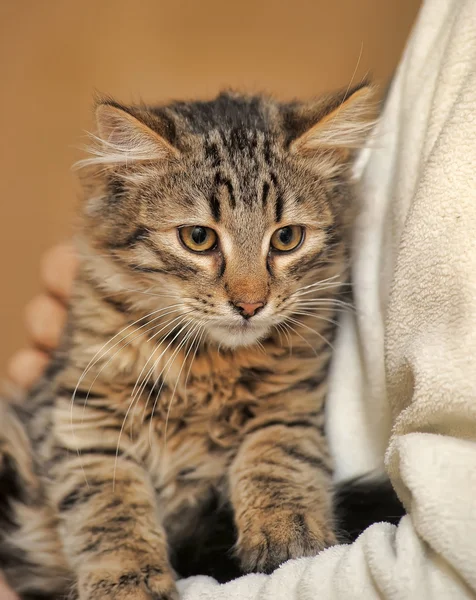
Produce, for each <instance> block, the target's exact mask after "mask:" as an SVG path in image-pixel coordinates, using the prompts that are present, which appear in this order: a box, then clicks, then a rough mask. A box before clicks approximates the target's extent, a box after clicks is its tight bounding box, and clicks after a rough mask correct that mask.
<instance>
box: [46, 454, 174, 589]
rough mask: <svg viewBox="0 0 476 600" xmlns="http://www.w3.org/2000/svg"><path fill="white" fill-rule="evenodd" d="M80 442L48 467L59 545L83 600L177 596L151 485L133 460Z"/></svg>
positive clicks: (56, 458)
mask: <svg viewBox="0 0 476 600" xmlns="http://www.w3.org/2000/svg"><path fill="white" fill-rule="evenodd" d="M112 454H115V452H114V453H107V452H106V451H105V450H104V449H101V448H89V449H88V448H84V449H83V450H82V452H81V455H80V456H77V455H75V454H73V455H71V454H70V455H69V457H68V458H67V459H65V454H64V452H63V449H61V448H57V453H56V457H55V459H53V461H52V462H53V465H52V467H51V472H52V473H51V474H52V475H53V476H54V479H55V480H56V482H62V483H61V485H58V484H55V486H54V488H53V491H54V496H55V500H56V503H57V507H58V512H59V516H60V532H61V536H62V540H63V544H64V549H65V552H66V555H67V558H68V560H69V562H70V564H71V567H72V568H73V570H74V571H75V573H76V576H77V589H78V593H79V598H80V599H81V600H105V599H112V598H114V599H115V600H122V599H124V600H125V599H126V598H127V599H128V600H150V599H154V600H159V599H160V600H175V599H176V598H178V596H177V592H176V588H175V583H174V577H173V573H172V570H171V568H170V565H169V561H168V557H167V543H166V538H165V533H164V530H163V527H162V526H161V524H160V523H159V522H158V519H157V509H156V505H155V495H154V490H153V488H152V486H151V484H150V482H149V480H148V476H147V473H146V472H145V470H144V469H143V468H142V467H141V466H140V465H139V464H137V463H136V462H135V461H134V460H133V459H132V458H127V457H119V458H118V460H117V464H115V463H116V458H115V456H113V455H112Z"/></svg>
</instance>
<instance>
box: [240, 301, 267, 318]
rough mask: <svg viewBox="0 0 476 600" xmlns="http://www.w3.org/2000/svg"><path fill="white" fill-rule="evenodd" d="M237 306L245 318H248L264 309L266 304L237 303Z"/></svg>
mask: <svg viewBox="0 0 476 600" xmlns="http://www.w3.org/2000/svg"><path fill="white" fill-rule="evenodd" d="M235 306H236V308H237V309H238V310H239V311H240V313H241V314H242V315H243V316H244V317H245V318H248V317H252V316H253V315H255V314H256V313H257V312H258V311H259V309H260V308H263V306H264V302H235Z"/></svg>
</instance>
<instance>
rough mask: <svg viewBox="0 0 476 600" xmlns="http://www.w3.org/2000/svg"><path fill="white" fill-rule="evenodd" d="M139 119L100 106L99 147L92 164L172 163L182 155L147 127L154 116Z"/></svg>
mask: <svg viewBox="0 0 476 600" xmlns="http://www.w3.org/2000/svg"><path fill="white" fill-rule="evenodd" d="M136 112H137V113H138V114H137V116H135V115H133V114H131V112H129V111H128V110H126V109H124V108H122V107H119V106H117V105H113V104H108V103H100V104H98V105H97V107H96V124H97V130H98V138H99V139H98V140H97V141H98V142H99V143H98V144H96V147H95V148H93V149H92V153H93V154H94V155H95V158H92V159H87V160H86V161H83V162H84V163H86V162H88V163H89V164H94V163H95V164H98V163H101V164H104V165H106V164H110V165H121V164H130V163H136V162H144V161H151V160H154V161H156V160H170V159H174V158H177V157H178V156H179V151H178V150H177V149H176V148H175V147H174V146H172V145H171V144H170V143H169V142H168V141H167V140H166V139H165V138H164V137H163V136H161V135H160V134H159V133H157V132H156V131H154V129H152V128H151V127H149V125H148V124H147V119H148V120H149V121H151V119H152V117H151V116H148V117H147V116H144V117H143V118H141V115H140V113H139V112H138V111H136Z"/></svg>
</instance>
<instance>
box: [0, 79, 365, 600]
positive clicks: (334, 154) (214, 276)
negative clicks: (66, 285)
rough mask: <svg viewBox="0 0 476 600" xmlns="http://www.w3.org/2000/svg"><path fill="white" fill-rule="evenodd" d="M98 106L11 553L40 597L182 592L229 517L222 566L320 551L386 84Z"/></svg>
mask: <svg viewBox="0 0 476 600" xmlns="http://www.w3.org/2000/svg"><path fill="white" fill-rule="evenodd" d="M96 117H97V127H98V135H97V137H96V138H95V140H96V144H95V146H94V148H93V149H92V153H93V157H92V158H89V159H87V160H85V161H83V163H82V165H81V166H82V167H83V175H82V178H83V181H84V187H85V198H84V202H83V203H82V225H81V228H80V232H79V236H78V247H79V253H80V255H81V267H80V270H79V275H78V277H77V281H76V283H75V287H74V292H73V295H72V301H71V308H70V314H69V320H68V325H67V327H66V330H65V333H64V338H63V342H62V345H61V348H60V350H59V351H58V352H57V354H56V356H55V358H54V360H53V362H52V364H51V365H50V367H49V369H48V372H47V373H46V375H45V377H44V378H43V381H42V382H41V383H40V384H39V385H38V387H37V388H36V390H35V391H34V392H33V393H32V394H31V397H30V398H29V399H28V401H27V403H26V406H25V407H21V406H7V405H3V408H2V410H3V415H2V417H3V418H2V419H1V435H0V458H1V460H2V462H1V463H0V465H1V471H0V477H1V480H0V485H1V495H0V523H1V528H2V532H1V534H0V567H1V568H2V569H3V571H4V573H5V575H6V577H7V579H8V581H9V582H10V584H11V585H12V586H13V587H14V589H16V590H17V591H18V592H19V594H20V595H21V596H22V597H23V598H40V597H43V598H46V597H48V598H51V597H54V598H64V597H71V598H76V597H79V598H81V600H86V599H88V600H96V599H97V600H99V599H104V598H117V599H122V598H128V599H134V600H139V599H140V600H142V599H144V600H145V599H146V598H154V599H156V600H158V599H159V598H160V599H161V600H171V599H173V598H177V592H176V588H175V583H174V580H175V573H174V570H173V568H172V565H173V566H174V567H175V570H176V573H177V574H178V575H181V576H184V575H188V574H190V573H191V572H193V566H192V565H193V563H194V561H195V562H197V560H198V563H199V562H200V556H199V555H202V557H203V556H204V555H207V552H208V551H209V550H210V548H211V546H209V544H212V542H211V541H209V540H210V539H211V537H212V536H213V534H217V535H221V534H223V540H222V545H220V543H218V545H215V549H218V552H216V554H215V559H214V561H212V562H215V567H216V569H217V570H218V571H220V569H222V571H221V573H220V572H216V571H211V572H212V573H213V574H215V575H216V576H220V574H221V576H222V578H225V575H224V573H225V570H226V569H228V568H229V569H230V571H227V574H228V575H230V576H232V575H237V574H239V573H241V572H249V571H262V572H270V571H272V570H273V569H275V568H276V567H277V566H278V565H280V564H281V563H282V562H283V561H285V560H287V559H289V558H293V557H299V556H308V555H314V554H316V553H317V552H319V551H320V550H322V549H324V548H326V547H328V546H330V545H332V544H334V543H335V542H336V539H337V537H336V526H335V523H334V515H333V506H332V460H331V457H330V455H329V451H328V448H327V444H326V439H325V433H324V399H325V395H326V379H327V373H328V366H329V360H330V358H331V348H332V339H333V336H334V329H335V318H336V312H337V311H338V309H339V308H342V307H344V306H345V305H346V303H345V301H344V300H343V299H342V294H343V291H344V290H345V284H346V282H347V267H348V253H349V240H348V230H349V225H350V223H351V220H352V212H353V190H352V184H351V166H352V161H353V159H354V155H355V151H354V149H355V148H357V147H359V146H361V145H362V143H363V142H364V140H365V137H366V135H367V134H368V132H369V131H370V129H371V127H372V123H373V121H372V117H373V110H372V90H371V88H370V87H369V86H368V85H366V84H362V85H360V86H357V87H356V88H354V89H352V90H347V91H346V92H341V93H338V94H335V95H331V96H327V97H324V98H321V99H319V100H317V101H315V102H311V103H300V102H293V103H278V102H276V101H274V100H272V99H269V98H266V97H262V96H252V97H246V96H241V95H238V94H228V93H227V94H221V95H219V96H218V97H217V98H216V99H215V100H213V101H210V102H175V103H172V104H169V105H165V106H160V107H145V106H134V107H125V106H121V105H119V104H117V103H116V102H113V101H110V100H106V101H103V102H100V103H99V104H98V106H97V108H96ZM27 410H29V411H30V412H26V411H27ZM224 515H225V516H226V515H229V516H231V517H232V519H233V527H231V528H230V527H228V526H224V527H222V521H221V520H220V519H222V517H223V516H224ZM224 522H225V521H223V523H224ZM201 535H203V536H204V537H203V538H200V536H201ZM235 535H236V539H235ZM205 540H208V541H205ZM214 543H215V544H217V542H216V540H215V542H214ZM200 544H202V546H200ZM205 544H206V545H205ZM233 544H235V545H234V552H233V553H232V554H230V553H228V554H227V550H228V549H229V547H230V546H231V545H233ZM227 557H228V558H229V561H230V563H229V565H228V567H225V565H224V564H223V565H222V563H221V562H220V561H222V562H223V561H224V559H225V558H227ZM230 565H231V566H230Z"/></svg>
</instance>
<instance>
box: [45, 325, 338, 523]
mask: <svg viewBox="0 0 476 600" xmlns="http://www.w3.org/2000/svg"><path fill="white" fill-rule="evenodd" d="M81 347H82V346H80V345H79V344H78V345H76V344H75V343H74V336H73V342H72V345H71V349H72V352H73V357H74V348H77V350H76V352H78V353H79V350H78V349H79V348H81ZM154 349H155V348H154V346H152V345H149V347H147V346H145V345H144V344H142V345H141V346H140V347H139V346H138V347H137V349H136V350H134V348H128V352H129V354H128V357H129V362H127V361H126V360H125V356H124V353H123V354H122V355H120V353H119V354H118V355H117V357H116V358H113V359H112V360H110V356H108V357H107V359H106V358H105V359H104V360H103V361H102V363H100V364H99V365H97V366H96V367H95V368H94V369H93V370H91V374H88V375H87V376H86V377H83V379H82V380H81V377H82V376H83V372H82V371H81V370H79V369H78V367H77V366H70V367H68V366H67V367H66V368H64V369H63V371H62V372H61V373H59V375H58V376H57V378H56V380H55V382H54V384H53V388H54V391H52V390H50V391H49V393H50V394H52V393H53V394H54V395H55V396H56V397H55V400H54V405H53V407H52V411H51V419H52V436H51V437H50V438H49V439H47V440H46V442H45V444H46V445H45V446H43V449H42V451H41V454H46V455H51V454H52V453H53V454H54V448H55V446H56V445H61V446H63V447H64V446H65V447H68V448H69V450H70V452H78V450H79V452H80V453H81V456H82V457H83V458H84V460H88V458H89V454H90V453H91V452H97V451H98V450H100V449H101V448H104V447H107V448H108V449H109V450H108V451H109V452H116V451H117V455H118V457H119V460H120V457H121V455H124V456H126V457H128V456H130V457H132V458H133V459H134V460H136V461H137V462H138V463H139V464H140V465H142V466H145V467H146V469H147V471H148V473H149V476H150V480H151V484H152V486H153V488H154V490H155V493H156V494H157V496H158V499H159V500H160V502H159V503H158V504H159V505H160V506H161V510H162V511H163V517H165V519H167V517H169V516H172V515H175V514H178V513H180V514H181V515H182V517H183V519H181V520H180V522H179V524H178V527H181V526H182V524H183V522H184V521H187V517H186V513H187V512H190V511H192V512H194V511H197V510H200V509H201V507H202V506H203V504H204V503H206V502H209V501H210V499H211V498H214V499H216V498H217V497H218V498H222V499H225V498H226V494H227V480H226V473H227V469H228V467H229V466H230V464H231V462H232V461H233V458H234V456H235V454H236V451H237V449H238V447H239V445H240V444H241V442H242V441H243V439H244V438H245V436H246V435H247V434H248V433H249V432H250V430H251V429H252V428H253V427H256V426H260V425H262V424H263V423H265V422H266V421H267V420H270V419H271V421H273V422H275V421H279V420H289V419H291V418H292V419H297V420H299V418H300V415H301V414H306V415H307V417H306V418H309V415H313V416H312V417H311V418H312V419H314V421H313V422H314V424H315V425H316V426H317V427H323V412H322V408H323V401H324V396H325V383H326V382H325V379H326V378H325V374H326V371H327V363H328V358H329V354H328V353H327V352H326V351H325V350H323V351H321V352H320V353H319V355H318V356H316V354H315V353H314V352H312V351H311V349H310V348H309V347H307V346H306V345H304V344H303V342H302V340H301V342H300V341H299V340H295V347H294V348H293V351H292V352H291V351H290V350H289V348H287V347H282V346H281V345H280V344H279V342H278V341H277V340H273V339H270V340H268V341H267V342H265V345H264V348H263V349H257V348H252V349H250V348H244V349H242V350H240V351H238V352H224V351H218V350H217V349H215V348H208V347H206V346H204V347H201V348H200V349H199V350H198V351H197V353H196V354H195V353H194V354H193V355H192V353H189V354H187V351H186V350H185V351H178V352H176V353H175V354H174V352H175V350H176V348H174V347H171V348H170V349H169V350H168V351H166V352H164V354H163V356H162V357H161V360H160V361H158V363H157V364H156V365H155V366H154V367H153V370H152V371H151V373H150V377H147V373H148V372H149V370H150V369H151V367H152V366H153V365H154V362H153V361H151V360H148V359H149V357H150V356H153V352H154ZM70 351H71V350H70ZM108 361H109V362H108ZM81 362H84V361H83V360H81V361H77V362H75V361H74V359H73V360H71V361H70V365H77V364H78V363H79V364H81ZM98 373H100V375H99V376H98ZM78 381H79V382H80V383H79V386H78V388H77V390H76V393H75V394H74V401H73V402H72V396H73V392H74V390H75V388H76V386H77V385H78ZM35 421H36V427H37V429H38V430H44V423H42V411H41V410H40V411H39V412H38V414H37V418H36V419H35ZM34 425H35V424H34ZM49 459H50V460H53V461H54V458H52V457H51V456H50V457H49Z"/></svg>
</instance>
